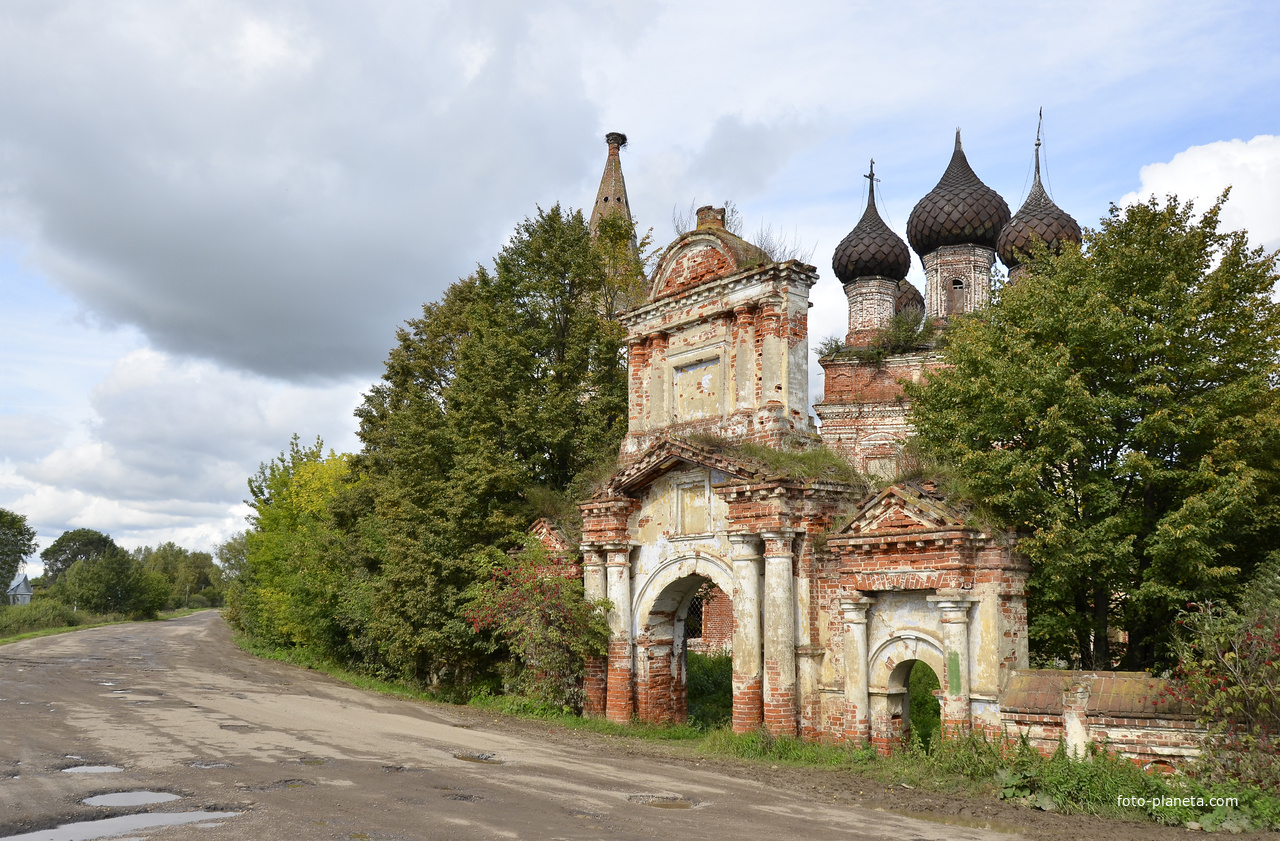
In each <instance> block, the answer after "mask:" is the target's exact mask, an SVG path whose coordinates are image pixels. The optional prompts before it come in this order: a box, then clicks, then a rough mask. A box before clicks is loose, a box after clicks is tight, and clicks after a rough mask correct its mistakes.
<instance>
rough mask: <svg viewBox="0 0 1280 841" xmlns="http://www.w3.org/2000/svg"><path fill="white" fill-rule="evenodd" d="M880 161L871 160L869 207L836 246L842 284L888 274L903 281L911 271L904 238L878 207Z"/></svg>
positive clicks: (837, 270)
mask: <svg viewBox="0 0 1280 841" xmlns="http://www.w3.org/2000/svg"><path fill="white" fill-rule="evenodd" d="M875 176H876V162H875V161H872V162H871V174H870V175H866V176H864V177H865V178H869V179H870V180H871V189H870V191H869V192H868V194H867V209H866V210H865V211H863V214H862V219H861V220H859V222H858V224H857V225H856V226H855V227H854V229H853V230H852V231H850V232H849V235H848V236H846V237H845V238H844V239H842V240H841V241H840V244H839V245H837V246H836V252H835V254H834V256H832V258H831V268H833V269H834V270H835V273H836V277H838V278H840V282H841V283H853V282H854V281H855V280H857V279H858V278H860V277H887V278H889V279H890V280H902V279H903V278H904V277H906V276H907V272H908V271H910V270H911V252H910V251H908V250H907V244H906V243H905V242H903V241H902V237H900V236H898V235H897V234H895V233H894V232H893V231H891V230H890V229H889V226H888V225H886V224H885V223H884V220H883V219H881V218H880V213H879V211H877V210H876V180H877V179H876V177H875Z"/></svg>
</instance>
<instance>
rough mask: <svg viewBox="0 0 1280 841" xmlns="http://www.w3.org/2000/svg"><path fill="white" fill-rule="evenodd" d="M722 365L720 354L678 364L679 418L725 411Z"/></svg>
mask: <svg viewBox="0 0 1280 841" xmlns="http://www.w3.org/2000/svg"><path fill="white" fill-rule="evenodd" d="M722 368H723V366H722V365H721V364H720V357H718V356H717V357H713V358H711V359H703V360H701V361H699V362H691V363H689V364H687V365H681V366H678V367H676V369H675V376H674V377H673V378H672V380H673V385H674V386H675V392H676V399H675V415H676V417H675V419H676V420H677V421H689V420H699V419H702V418H714V417H716V416H718V415H720V414H721V413H722V407H721V403H722V395H723V394H724V385H723V382H722V380H723V376H724V375H723V371H722Z"/></svg>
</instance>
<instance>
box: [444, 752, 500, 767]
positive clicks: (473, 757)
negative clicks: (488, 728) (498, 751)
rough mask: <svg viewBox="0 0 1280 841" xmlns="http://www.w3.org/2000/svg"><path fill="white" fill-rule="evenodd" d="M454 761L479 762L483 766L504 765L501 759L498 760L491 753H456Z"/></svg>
mask: <svg viewBox="0 0 1280 841" xmlns="http://www.w3.org/2000/svg"><path fill="white" fill-rule="evenodd" d="M453 758H454V759H461V760H462V761H463V762H479V763H480V764H482V765H502V764H504V763H503V761H502V760H501V759H497V758H496V757H495V756H494V754H491V753H455V754H454V755H453Z"/></svg>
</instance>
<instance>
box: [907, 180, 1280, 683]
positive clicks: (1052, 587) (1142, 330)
mask: <svg viewBox="0 0 1280 841" xmlns="http://www.w3.org/2000/svg"><path fill="white" fill-rule="evenodd" d="M1224 200H1225V196H1224V197H1223V199H1221V200H1219V202H1218V203H1216V204H1215V205H1214V206H1213V207H1211V208H1210V209H1209V210H1208V212H1206V213H1205V214H1204V216H1203V217H1202V218H1201V219H1200V220H1198V221H1197V220H1195V219H1194V217H1193V214H1192V208H1191V205H1190V204H1181V203H1179V202H1178V201H1177V199H1176V198H1172V197H1171V198H1169V199H1168V200H1167V202H1166V203H1164V204H1161V203H1158V202H1157V201H1156V200H1155V199H1152V200H1151V201H1150V202H1148V203H1146V204H1139V205H1135V206H1132V207H1129V208H1127V209H1125V210H1120V209H1118V208H1115V207H1113V208H1112V210H1111V214H1110V216H1109V217H1108V218H1106V219H1103V220H1102V225H1101V227H1100V228H1099V229H1098V230H1096V231H1088V232H1086V235H1085V242H1084V247H1083V249H1075V248H1065V249H1063V251H1062V253H1061V254H1058V255H1051V254H1048V253H1045V251H1044V250H1043V248H1041V249H1040V251H1039V253H1037V254H1036V255H1035V259H1034V260H1032V261H1031V262H1030V263H1029V265H1028V267H1027V272H1026V273H1025V274H1023V275H1022V276H1021V277H1020V278H1019V279H1018V280H1017V281H1016V282H1014V283H1011V284H1008V285H1006V286H1005V287H1004V288H1002V289H1000V290H999V291H998V294H997V296H996V300H995V303H994V304H993V305H992V306H991V307H989V308H988V309H986V310H985V311H983V312H981V313H978V314H975V315H973V316H969V317H963V318H959V319H955V320H954V321H953V323H952V325H951V326H950V328H949V330H948V336H947V338H948V345H947V349H946V360H947V363H948V367H947V368H946V369H944V370H942V371H940V372H938V373H937V374H935V375H934V376H932V377H931V378H930V380H929V381H928V382H927V383H926V384H924V385H923V386H915V387H909V388H908V394H909V396H910V397H911V399H912V400H913V401H914V409H913V422H914V424H915V425H916V428H917V430H918V432H919V435H918V437H917V439H916V442H915V445H914V446H916V447H917V448H918V449H919V450H920V451H921V453H922V454H923V455H924V456H925V457H926V458H932V459H936V460H937V461H940V462H944V463H947V464H949V465H951V467H952V469H954V471H955V473H956V475H957V485H958V491H959V492H960V493H962V494H963V495H965V496H967V497H968V498H970V499H973V500H976V501H978V502H979V503H981V504H982V505H983V506H984V508H985V509H986V510H989V511H990V512H991V513H992V515H993V516H994V518H995V519H996V520H997V522H998V524H999V525H1000V526H1002V527H1003V528H1007V529H1011V530H1014V531H1017V532H1020V533H1022V534H1024V535H1025V536H1026V537H1025V539H1024V540H1023V541H1022V542H1021V544H1020V545H1021V548H1022V550H1023V551H1024V552H1025V553H1026V554H1027V555H1028V556H1029V557H1030V559H1031V561H1032V574H1031V579H1030V582H1029V590H1028V596H1029V608H1030V612H1031V638H1032V644H1033V647H1034V648H1035V650H1036V651H1037V652H1038V653H1039V654H1041V655H1045V656H1051V657H1061V658H1064V659H1068V660H1071V659H1075V660H1078V662H1079V663H1080V664H1081V665H1083V666H1085V667H1088V668H1108V667H1110V666H1111V665H1112V664H1113V663H1114V662H1115V661H1116V660H1117V659H1119V660H1121V661H1122V662H1123V663H1124V664H1125V666H1126V667H1129V668H1135V667H1150V666H1152V665H1154V664H1158V663H1161V662H1167V657H1168V643H1169V629H1170V628H1171V627H1172V626H1173V623H1174V617H1175V615H1176V613H1177V610H1178V609H1179V607H1181V606H1182V605H1185V604H1186V603H1188V602H1192V601H1203V600H1206V599H1223V598H1233V597H1234V594H1235V593H1236V591H1237V590H1238V587H1239V583H1240V582H1241V581H1243V580H1244V579H1245V578H1247V577H1248V575H1249V574H1250V573H1251V572H1252V571H1253V570H1254V569H1255V568H1256V567H1257V565H1258V564H1259V562H1260V561H1261V560H1262V559H1263V558H1264V557H1265V555H1266V552H1267V551H1268V549H1269V548H1271V547H1274V546H1275V545H1276V541H1277V537H1278V532H1277V529H1278V528H1280V504H1278V503H1280V497H1278V495H1277V491H1278V490H1280V481H1278V476H1280V473H1278V467H1280V401H1278V400H1277V385H1278V382H1277V379H1278V362H1277V360H1278V359H1280V356H1278V354H1280V306H1277V304H1276V303H1275V302H1274V301H1273V300H1272V299H1271V295H1272V290H1273V288H1274V286H1275V283H1276V279H1277V274H1276V255H1275V254H1266V253H1264V252H1263V251H1262V250H1260V249H1250V248H1249V247H1248V245H1247V241H1246V236H1245V234H1244V232H1232V233H1223V232H1220V231H1219V230H1218V218H1219V212H1220V210H1221V207H1222V202H1223V201H1224ZM1117 628H1119V629H1123V630H1124V631H1126V632H1127V633H1128V644H1127V646H1123V645H1121V646H1118V647H1113V643H1112V640H1113V638H1114V637H1115V634H1114V631H1115V629H1117Z"/></svg>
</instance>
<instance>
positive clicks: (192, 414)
mask: <svg viewBox="0 0 1280 841" xmlns="http://www.w3.org/2000/svg"><path fill="white" fill-rule="evenodd" d="M365 387H366V384H365V383H364V382H363V381H359V380H354V381H345V382H342V383H340V384H337V385H325V386H305V385H296V384H290V383H284V382H280V381H277V380H270V379H268V378H265V377H260V376H255V375H248V374H242V373H237V372H232V371H227V370H225V369H223V368H220V367H218V366H217V365H215V364H213V363H209V362H200V361H192V360H183V359H178V358H175V357H173V356H171V355H168V354H165V353H162V352H159V351H156V350H153V349H149V348H144V349H140V350H136V351H133V352H130V353H128V354H126V355H124V356H123V357H121V358H120V359H118V360H117V361H116V362H115V364H114V365H113V366H112V368H111V370H110V372H109V374H108V375H107V377H106V378H105V379H104V380H103V381H102V382H101V383H100V384H99V385H98V386H96V387H95V388H94V389H93V392H92V396H91V400H90V402H91V406H92V409H93V417H92V420H91V422H90V423H89V424H88V425H87V426H86V428H84V429H83V430H80V431H79V433H78V434H76V435H71V436H68V440H65V441H63V442H61V443H60V444H58V445H57V446H55V447H54V448H53V449H52V450H51V451H47V452H44V453H43V455H41V456H40V457H39V458H36V459H32V460H30V461H23V460H20V458H21V454H22V452H23V451H22V450H19V449H16V448H14V447H13V446H12V443H11V442H10V441H9V440H8V439H6V444H5V450H6V455H8V456H9V460H8V461H7V463H6V467H5V475H4V476H3V477H0V495H3V496H5V497H9V498H10V499H11V501H9V502H0V504H4V505H5V507H8V508H12V509H14V510H18V511H21V512H23V513H24V514H25V515H26V516H27V517H28V518H29V519H30V521H31V522H32V523H33V525H35V526H36V527H37V529H38V530H39V531H40V533H41V535H42V537H44V536H49V535H56V534H57V533H60V532H62V531H64V530H66V529H70V528H78V527H88V528H95V529H99V530H102V531H106V532H108V533H110V534H112V535H113V536H115V537H116V538H117V539H118V540H121V541H122V542H126V543H142V542H159V541H163V540H167V539H173V540H178V538H179V537H181V538H182V541H185V542H186V544H187V545H193V546H195V547H196V548H208V547H209V546H211V545H214V544H216V543H217V542H218V541H219V540H221V539H223V538H225V537H226V536H227V535H228V534H230V533H231V532H232V531H235V530H237V529H239V528H243V516H244V513H245V509H244V506H243V505H242V504H241V501H242V500H243V499H244V497H245V496H246V489H245V480H246V479H247V478H248V477H249V476H250V475H251V474H252V473H253V472H254V471H255V470H256V468H257V466H258V464H259V463H260V462H262V461H264V460H267V459H269V458H271V455H272V454H274V453H277V452H280V451H281V450H282V449H284V448H285V447H286V446H287V445H288V441H289V438H290V436H292V435H293V434H294V433H295V432H296V433H298V434H299V435H300V436H301V437H302V439H303V440H304V441H308V442H309V441H312V440H314V439H315V437H316V435H320V436H322V437H323V438H324V439H325V441H326V445H327V446H330V447H333V448H336V449H338V450H339V451H342V450H352V449H354V448H355V447H356V441H355V438H354V434H353V433H354V428H355V421H354V418H353V417H352V411H353V409H354V408H355V405H356V404H357V402H358V401H359V399H360V393H361V391H362V390H363V389H364V388H365ZM0 420H2V421H3V422H4V425H3V426H2V428H3V429H4V430H6V431H7V430H8V429H11V428H12V429H16V430H18V431H19V432H20V433H22V434H25V435H28V436H29V437H31V438H32V439H34V443H33V444H32V445H31V446H30V447H28V448H27V450H26V451H36V450H42V449H47V447H48V444H49V441H50V440H51V439H52V437H53V436H54V434H55V433H54V432H53V431H50V432H49V433H48V434H46V435H44V436H43V437H41V436H40V434H39V432H38V424H39V423H40V422H41V420H42V419H41V418H39V417H37V416H34V415H12V416H3V417H0ZM15 456H16V457H15ZM182 541H179V542H182ZM193 541H195V543H194V544H193Z"/></svg>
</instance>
